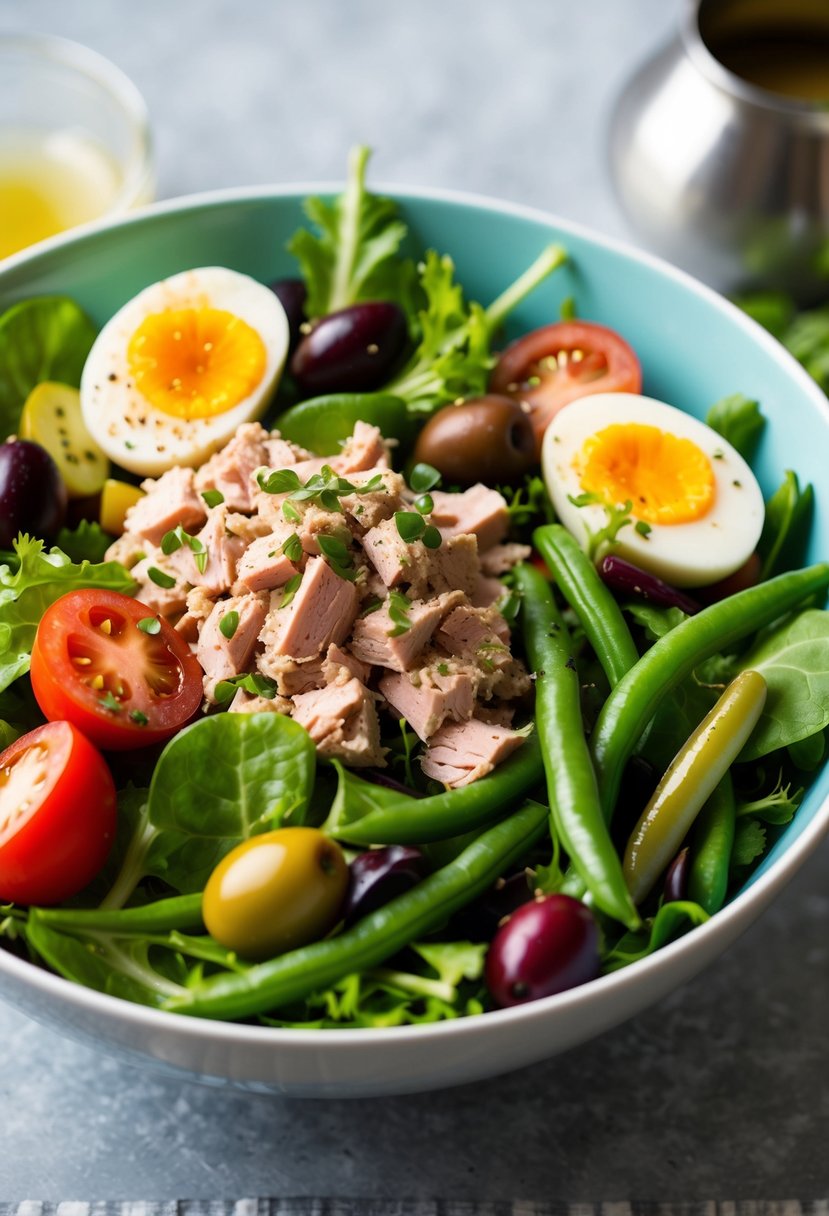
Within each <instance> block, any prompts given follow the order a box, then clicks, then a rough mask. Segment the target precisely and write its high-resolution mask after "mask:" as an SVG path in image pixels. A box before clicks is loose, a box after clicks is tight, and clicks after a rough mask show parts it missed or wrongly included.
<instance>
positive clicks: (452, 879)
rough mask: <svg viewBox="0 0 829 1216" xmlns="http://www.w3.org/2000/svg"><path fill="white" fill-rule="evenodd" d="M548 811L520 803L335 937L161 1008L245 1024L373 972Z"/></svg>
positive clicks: (431, 924)
mask: <svg viewBox="0 0 829 1216" xmlns="http://www.w3.org/2000/svg"><path fill="white" fill-rule="evenodd" d="M547 813H548V812H547V808H546V807H545V806H542V805H541V804H540V803H537V802H529V801H528V802H525V803H524V804H523V806H521V808H520V809H519V810H517V811H515V812H514V813H513V814H512V815H511V816H510V817H509V818H508V819H505V820H504V821H503V822H502V823H498V824H496V825H495V827H491V828H489V829H488V830H487V831H486V832H484V833H483V835H481V836H479V837H478V839H477V840H476V841H475V842H474V843H473V844H471V845H469V847H468V848H466V849H464V851H463V852H462V853H461V854H460V856H459V857H457V858H456V859H455V860H454V861H453V862H451V863H450V864H449V865H447V866H444V867H443V869H441V870H437V871H435V873H434V874H431V875H430V876H429V877H428V878H425V879H424V880H423V882H421V883H418V885H417V886H416V887H413V888H412V889H411V890H410V891H407V892H406V893H405V894H404V895H399V896H398V897H397V899H393V900H392V901H391V902H390V903H388V904H385V905H384V906H383V907H382V908H378V909H377V910H376V911H375V912H371V913H369V914H368V915H367V916H365V917H363V919H362V920H360V921H358V922H357V923H356V924H355V925H354V926H353V927H352V928H350V929H346V930H345V932H343V933H341V934H339V935H338V936H337V937H330V938H327V939H326V940H325V941H321V942H314V943H313V945H310V946H303V947H302V948H301V949H299V950H292V951H290V952H289V953H288V954H283V955H281V956H280V957H279V958H274V959H271V960H270V961H269V962H267V963H260V964H258V965H257V966H253V967H250V968H249V969H248V970H247V971H244V972H234V973H233V974H228V973H222V974H219V975H214V976H211V977H210V978H209V979H206V980H204V981H203V982H202V983H200V984H196V985H194V986H193V987H192V988H190V989H189V990H188V992H187V993H186V995H183V996H176V997H174V998H171V999H170V1000H168V1001H167V1002H166V1003H165V1008H166V1009H171V1010H175V1011H177V1012H179V1013H189V1014H193V1015H194V1016H196V1017H207V1018H222V1019H230V1018H245V1017H251V1016H252V1015H253V1014H257V1013H265V1012H267V1011H268V1010H272V1009H278V1008H280V1007H281V1006H284V1005H288V1004H290V1003H291V1002H293V1001H299V1000H302V999H303V998H304V997H307V996H309V995H310V994H311V993H312V992H319V991H320V990H322V989H325V988H327V987H329V986H330V985H331V984H335V983H336V982H337V981H338V980H341V979H343V978H344V977H345V976H346V975H351V974H352V973H353V972H358V971H366V970H368V969H369V968H370V967H377V966H379V965H380V964H381V963H383V962H385V961H386V959H388V958H391V957H392V956H393V955H394V954H396V953H397V951H398V950H401V949H402V948H403V947H404V946H406V945H408V944H409V943H410V942H413V941H416V940H417V939H418V938H420V937H422V936H423V935H424V934H427V933H431V932H433V931H434V930H435V929H438V928H439V927H440V926H441V925H443V924H444V923H445V922H446V920H447V919H448V918H449V917H450V916H451V915H452V914H453V913H454V912H457V911H458V910H459V909H460V908H462V907H464V906H465V905H466V904H468V903H471V902H472V900H473V899H475V898H476V897H477V896H478V895H482V894H483V892H484V891H486V890H487V889H488V888H489V887H490V886H491V885H492V883H494V882H495V880H496V879H497V878H499V877H500V876H501V875H502V874H503V873H504V871H505V870H508V869H509V868H510V866H512V865H514V864H515V863H516V862H518V861H520V860H521V859H522V857H524V856H525V854H526V853H527V852H528V850H529V849H531V848H532V846H533V845H534V844H536V842H537V841H538V840H540V839H541V837H542V836H543V834H544V828H545V824H546V821H547Z"/></svg>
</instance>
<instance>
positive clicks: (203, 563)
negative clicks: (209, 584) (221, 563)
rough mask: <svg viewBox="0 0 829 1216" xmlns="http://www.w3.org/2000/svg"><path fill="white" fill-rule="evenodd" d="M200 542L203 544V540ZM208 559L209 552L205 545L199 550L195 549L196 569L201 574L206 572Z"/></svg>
mask: <svg viewBox="0 0 829 1216" xmlns="http://www.w3.org/2000/svg"><path fill="white" fill-rule="evenodd" d="M199 544H200V545H201V541H199ZM207 559H208V552H207V550H206V549H205V548H204V546H203V545H202V547H201V549H199V550H198V551H195V550H194V552H193V561H194V562H195V565H196V569H197V570H198V572H199V574H204V572H205V570H206V569H207Z"/></svg>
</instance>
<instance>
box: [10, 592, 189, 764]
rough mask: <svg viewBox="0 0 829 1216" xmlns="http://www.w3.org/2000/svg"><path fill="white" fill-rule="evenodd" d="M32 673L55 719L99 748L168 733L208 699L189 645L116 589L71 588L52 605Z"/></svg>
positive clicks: (41, 698) (49, 715)
mask: <svg viewBox="0 0 829 1216" xmlns="http://www.w3.org/2000/svg"><path fill="white" fill-rule="evenodd" d="M139 625H140V626H141V628H139ZM148 628H149V629H151V630H153V631H154V632H152V633H148V632H147V629H148ZM31 676H32V688H33V689H34V694H35V696H36V697H37V701H38V704H39V705H40V708H41V709H42V710H43V713H44V714H45V715H46V717H47V718H49V719H50V721H59V720H62V719H65V720H66V721H67V722H71V723H72V724H73V725H74V726H77V728H78V730H81V731H83V733H84V734H85V735H86V736H87V737H88V738H90V739H91V740H92V742H93V743H95V744H97V746H98V747H103V748H112V749H115V750H119V751H123V750H126V749H129V748H133V747H145V746H147V745H148V744H150V743H158V742H160V741H161V740H163V739H169V738H170V736H171V735H174V734H175V733H176V731H177V730H179V729H180V728H181V727H182V726H184V724H185V723H186V722H189V720H190V719H191V718H192V717H193V714H194V713H195V712H196V710H197V709H198V707H199V704H200V703H201V698H202V671H201V667H200V665H199V663H198V660H197V659H196V658H195V657H194V656H193V654H192V653H191V651H190V648H189V646H188V645H187V643H186V642H184V641H183V640H182V638H181V637H180V636H179V635H178V634H177V633H176V631H175V629H173V627H172V625H170V624H168V622H167V621H165V620H162V619H161V618H160V617H157V616H154V615H153V613H152V612H151V611H150V609H149V608H147V606H146V605H145V604H141V603H139V602H138V601H137V600H133V599H130V597H129V596H127V595H119V594H118V592H117V591H92V590H89V591H70V592H69V593H68V594H67V595H63V596H61V598H60V599H59V600H56V601H55V603H54V604H52V606H51V608H47V610H46V612H45V613H44V614H43V617H42V619H41V622H40V625H39V626H38V630H37V636H36V638H35V644H34V648H33V650H32V669H31Z"/></svg>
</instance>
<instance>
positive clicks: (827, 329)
mask: <svg viewBox="0 0 829 1216" xmlns="http://www.w3.org/2000/svg"><path fill="white" fill-rule="evenodd" d="M781 337H782V341H783V342H784V344H785V345H786V346H787V347H788V349H789V350H790V351H791V353H792V354H793V355H794V357H795V359H797V360H798V361H799V362H800V363H802V364H803V366H804V367H805V368H806V371H807V372H808V373H809V375H810V376H811V377H812V379H813V380H816V381H817V382H818V384H819V385H820V387H821V388H822V389H823V391H824V392H825V393H829V306H827V305H824V306H823V307H822V308H815V309H812V310H810V311H808V312H802V313H799V314H798V315H797V316H796V317H795V318H794V320H793V321H792V323H791V325H789V327H788V329H786V330H785V331H784V332H783V334H782V335H781Z"/></svg>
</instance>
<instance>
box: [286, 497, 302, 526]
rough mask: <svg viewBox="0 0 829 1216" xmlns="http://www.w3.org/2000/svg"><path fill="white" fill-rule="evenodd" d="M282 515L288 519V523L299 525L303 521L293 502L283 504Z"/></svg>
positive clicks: (287, 501)
mask: <svg viewBox="0 0 829 1216" xmlns="http://www.w3.org/2000/svg"><path fill="white" fill-rule="evenodd" d="M282 514H283V515H284V516H285V518H286V519H287V521H288V523H291V524H298V523H300V522H301V521H302V516H301V515H300V513H299V511H297V509H296V507H295V506H294V504H293V503H292V502H290V501H289V500H288V499H286V500H285V502H283V504H282Z"/></svg>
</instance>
